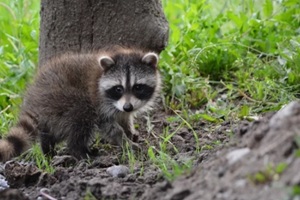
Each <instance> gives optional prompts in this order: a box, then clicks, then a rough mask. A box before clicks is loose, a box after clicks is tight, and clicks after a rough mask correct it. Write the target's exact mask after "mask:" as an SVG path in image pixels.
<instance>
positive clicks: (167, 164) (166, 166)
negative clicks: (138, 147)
mask: <svg viewBox="0 0 300 200" xmlns="http://www.w3.org/2000/svg"><path fill="white" fill-rule="evenodd" d="M148 156H149V158H150V160H151V161H152V162H153V163H154V164H155V165H156V166H157V167H158V168H159V169H160V170H161V171H162V173H163V175H164V176H165V177H166V178H167V179H168V180H174V179H175V178H176V177H178V176H179V175H181V174H183V173H187V172H189V170H190V169H191V165H192V160H190V161H187V162H185V163H179V162H177V161H175V160H174V159H173V158H172V157H171V156H170V155H169V154H168V153H166V152H163V151H162V150H158V149H156V148H155V147H154V146H150V147H149V149H148Z"/></svg>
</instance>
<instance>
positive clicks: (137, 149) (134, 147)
mask: <svg viewBox="0 0 300 200" xmlns="http://www.w3.org/2000/svg"><path fill="white" fill-rule="evenodd" d="M130 145H131V148H132V150H133V151H135V152H141V151H142V147H141V146H140V145H139V144H138V143H135V142H131V144H130Z"/></svg>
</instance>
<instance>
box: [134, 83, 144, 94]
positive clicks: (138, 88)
mask: <svg viewBox="0 0 300 200" xmlns="http://www.w3.org/2000/svg"><path fill="white" fill-rule="evenodd" d="M132 89H133V90H134V91H136V92H137V91H142V90H143V85H142V84H137V85H134V86H133V88H132Z"/></svg>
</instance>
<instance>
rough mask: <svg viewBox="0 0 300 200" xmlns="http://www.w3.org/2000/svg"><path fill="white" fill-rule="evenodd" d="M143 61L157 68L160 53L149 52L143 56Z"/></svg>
mask: <svg viewBox="0 0 300 200" xmlns="http://www.w3.org/2000/svg"><path fill="white" fill-rule="evenodd" d="M142 62H143V63H145V64H147V65H150V66H151V67H154V68H156V67H157V63H158V55H157V54H156V53H152V52H150V53H147V54H145V55H144V57H143V58H142Z"/></svg>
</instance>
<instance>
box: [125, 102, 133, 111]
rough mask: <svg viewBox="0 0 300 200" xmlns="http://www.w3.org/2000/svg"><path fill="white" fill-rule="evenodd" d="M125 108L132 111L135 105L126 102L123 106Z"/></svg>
mask: <svg viewBox="0 0 300 200" xmlns="http://www.w3.org/2000/svg"><path fill="white" fill-rule="evenodd" d="M123 109H124V110H125V111H126V112H131V111H132V110H133V106H132V104H131V103H125V104H124V106H123Z"/></svg>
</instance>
